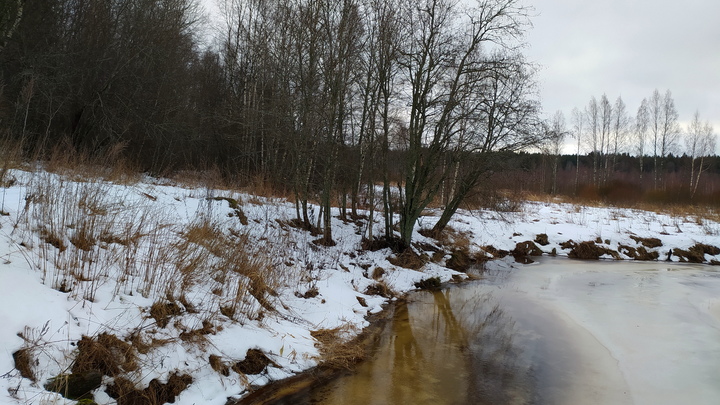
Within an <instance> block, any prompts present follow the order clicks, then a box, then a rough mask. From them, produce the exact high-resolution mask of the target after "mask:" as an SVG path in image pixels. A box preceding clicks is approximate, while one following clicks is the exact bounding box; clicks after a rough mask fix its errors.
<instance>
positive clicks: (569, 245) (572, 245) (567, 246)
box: [560, 239, 577, 249]
mask: <svg viewBox="0 0 720 405" xmlns="http://www.w3.org/2000/svg"><path fill="white" fill-rule="evenodd" d="M576 246H577V243H576V242H575V241H574V240H572V239H570V240H569V241H566V242H562V243H560V247H561V248H563V249H574V248H575V247H576Z"/></svg>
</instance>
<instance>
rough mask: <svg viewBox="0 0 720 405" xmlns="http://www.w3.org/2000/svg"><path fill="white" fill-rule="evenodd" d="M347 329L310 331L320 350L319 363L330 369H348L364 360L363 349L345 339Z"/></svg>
mask: <svg viewBox="0 0 720 405" xmlns="http://www.w3.org/2000/svg"><path fill="white" fill-rule="evenodd" d="M347 332H348V329H347V328H334V329H318V330H314V331H311V332H310V334H311V335H312V337H314V338H315V340H317V342H318V343H317V344H316V346H318V348H319V349H320V361H321V363H322V365H323V366H324V367H328V368H331V369H350V367H352V366H353V365H354V364H356V363H357V362H358V361H361V360H362V359H364V358H365V356H366V353H365V348H364V347H363V346H362V345H360V344H358V342H356V341H354V340H348V339H346V337H345V335H346V334H347Z"/></svg>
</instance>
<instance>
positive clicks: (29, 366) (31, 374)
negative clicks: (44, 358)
mask: <svg viewBox="0 0 720 405" xmlns="http://www.w3.org/2000/svg"><path fill="white" fill-rule="evenodd" d="M12 357H13V361H14V362H15V369H16V370H18V371H20V375H21V376H22V377H23V378H28V379H30V380H32V381H37V380H36V378H35V371H34V370H33V368H34V367H33V364H34V358H33V353H32V350H31V349H30V348H27V347H26V348H22V349H20V350H17V351H15V352H14V353H13V354H12Z"/></svg>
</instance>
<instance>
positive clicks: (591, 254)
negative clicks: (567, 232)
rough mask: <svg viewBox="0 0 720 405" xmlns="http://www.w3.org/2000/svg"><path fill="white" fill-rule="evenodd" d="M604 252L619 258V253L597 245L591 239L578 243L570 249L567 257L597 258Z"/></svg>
mask: <svg viewBox="0 0 720 405" xmlns="http://www.w3.org/2000/svg"><path fill="white" fill-rule="evenodd" d="M606 254H607V255H610V256H612V257H613V258H614V259H615V260H620V255H619V254H618V253H617V252H616V251H614V250H612V249H608V248H605V247H601V246H598V245H596V244H595V242H593V241H587V242H580V243H578V244H577V245H575V246H574V247H573V248H572V250H570V253H568V257H570V258H572V259H581V260H598V259H600V256H602V255H606Z"/></svg>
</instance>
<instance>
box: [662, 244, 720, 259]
mask: <svg viewBox="0 0 720 405" xmlns="http://www.w3.org/2000/svg"><path fill="white" fill-rule="evenodd" d="M706 254H708V255H713V256H715V255H718V254H720V248H718V247H716V246H713V245H706V244H704V243H696V244H695V245H693V246H691V247H690V248H689V249H688V250H683V249H677V248H676V249H673V250H671V251H670V254H669V255H668V260H669V259H670V256H672V255H675V256H677V257H678V258H680V261H681V262H690V263H704V262H705V255H706Z"/></svg>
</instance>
